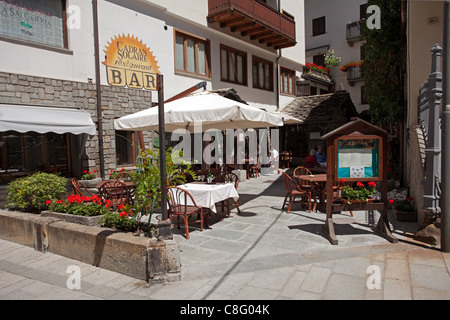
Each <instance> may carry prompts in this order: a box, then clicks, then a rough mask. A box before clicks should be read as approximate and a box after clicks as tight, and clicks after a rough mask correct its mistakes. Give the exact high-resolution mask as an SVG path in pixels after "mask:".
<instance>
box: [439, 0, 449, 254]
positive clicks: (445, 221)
mask: <svg viewBox="0 0 450 320" xmlns="http://www.w3.org/2000/svg"><path fill="white" fill-rule="evenodd" d="M449 19H450V2H449V1H445V2H444V50H443V53H444V55H443V56H444V57H443V58H444V59H443V60H444V66H443V72H442V73H443V101H442V119H441V120H442V129H441V130H442V131H441V150H442V153H441V199H440V208H441V250H442V251H443V252H450V216H449V214H450V174H449V171H450V78H449V73H450V62H449V57H450V54H449V52H450V41H449V38H448V37H450V20H449Z"/></svg>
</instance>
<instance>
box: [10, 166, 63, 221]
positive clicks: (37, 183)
mask: <svg viewBox="0 0 450 320" xmlns="http://www.w3.org/2000/svg"><path fill="white" fill-rule="evenodd" d="M66 183H67V179H66V178H64V177H60V176H58V175H56V174H51V173H44V172H38V173H35V174H33V175H31V176H28V177H23V178H19V179H16V180H14V181H13V182H11V184H10V185H9V186H8V196H7V198H6V201H7V207H8V208H11V209H15V210H20V211H27V212H32V213H39V212H40V211H42V210H45V209H46V207H47V206H46V204H45V202H46V201H47V200H51V199H58V198H59V197H60V196H61V195H62V194H64V193H65V192H66Z"/></svg>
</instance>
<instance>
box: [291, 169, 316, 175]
mask: <svg viewBox="0 0 450 320" xmlns="http://www.w3.org/2000/svg"><path fill="white" fill-rule="evenodd" d="M306 174H312V173H311V171H310V170H309V169H308V168H306V167H297V168H295V169H294V176H302V175H306Z"/></svg>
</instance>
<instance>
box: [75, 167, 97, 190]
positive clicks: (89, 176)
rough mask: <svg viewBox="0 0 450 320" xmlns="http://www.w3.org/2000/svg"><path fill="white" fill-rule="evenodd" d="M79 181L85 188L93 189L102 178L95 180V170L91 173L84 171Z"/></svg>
mask: <svg viewBox="0 0 450 320" xmlns="http://www.w3.org/2000/svg"><path fill="white" fill-rule="evenodd" d="M80 180H81V181H82V183H83V185H84V186H85V187H86V188H95V186H96V185H97V184H98V183H99V182H100V181H101V180H102V178H97V170H94V171H93V172H91V171H88V170H84V171H83V175H82V176H81V177H80Z"/></svg>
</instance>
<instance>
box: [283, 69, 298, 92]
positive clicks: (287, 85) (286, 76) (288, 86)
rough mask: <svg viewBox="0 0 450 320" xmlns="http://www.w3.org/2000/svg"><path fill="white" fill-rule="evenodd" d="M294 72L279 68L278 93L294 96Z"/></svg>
mask: <svg viewBox="0 0 450 320" xmlns="http://www.w3.org/2000/svg"><path fill="white" fill-rule="evenodd" d="M295 80H296V77H295V71H294V70H290V69H286V68H283V67H282V68H280V92H282V93H287V94H290V95H295V89H294V88H295V86H294V85H295Z"/></svg>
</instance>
